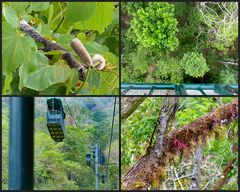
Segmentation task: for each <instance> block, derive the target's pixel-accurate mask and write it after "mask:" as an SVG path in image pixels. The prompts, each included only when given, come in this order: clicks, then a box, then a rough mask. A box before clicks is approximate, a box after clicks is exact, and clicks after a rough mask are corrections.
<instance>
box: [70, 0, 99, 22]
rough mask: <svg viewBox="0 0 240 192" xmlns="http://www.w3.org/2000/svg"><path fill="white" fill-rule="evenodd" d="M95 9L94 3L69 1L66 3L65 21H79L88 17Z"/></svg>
mask: <svg viewBox="0 0 240 192" xmlns="http://www.w3.org/2000/svg"><path fill="white" fill-rule="evenodd" d="M95 11H96V3H95V2H90V3H86V2H84V3H79V2H69V3H68V4H67V11H66V21H68V22H79V21H84V20H87V19H89V18H90V17H91V16H92V15H93V14H94V13H95Z"/></svg>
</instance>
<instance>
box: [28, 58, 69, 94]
mask: <svg viewBox="0 0 240 192" xmlns="http://www.w3.org/2000/svg"><path fill="white" fill-rule="evenodd" d="M70 75H71V69H70V68H69V66H68V65H66V64H65V63H64V62H58V63H55V64H54V65H45V66H42V67H40V68H39V69H38V70H37V71H35V72H33V73H31V74H30V75H28V77H27V80H26V82H25V87H27V88H30V89H33V90H36V91H43V90H45V89H47V88H48V87H49V86H51V85H54V84H57V83H64V82H66V81H67V79H68V78H69V77H70Z"/></svg>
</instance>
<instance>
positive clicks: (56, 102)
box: [47, 98, 66, 142]
mask: <svg viewBox="0 0 240 192" xmlns="http://www.w3.org/2000/svg"><path fill="white" fill-rule="evenodd" d="M47 106H48V110H47V127H48V130H49V133H50V135H51V138H52V139H53V140H54V141H56V142H61V141H63V139H64V138H65V137H64V132H65V126H64V119H65V117H66V114H65V112H64V110H63V105H62V101H61V99H58V98H50V99H48V100H47Z"/></svg>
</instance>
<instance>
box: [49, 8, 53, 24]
mask: <svg viewBox="0 0 240 192" xmlns="http://www.w3.org/2000/svg"><path fill="white" fill-rule="evenodd" d="M53 9H54V8H53V4H51V5H50V7H49V12H48V24H50V23H51V20H52V17H53V12H54V10H53Z"/></svg>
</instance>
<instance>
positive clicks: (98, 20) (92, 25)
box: [75, 2, 114, 34]
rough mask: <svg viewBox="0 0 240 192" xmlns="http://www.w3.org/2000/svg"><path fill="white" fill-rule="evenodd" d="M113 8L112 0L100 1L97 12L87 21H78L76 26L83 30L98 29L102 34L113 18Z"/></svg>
mask: <svg viewBox="0 0 240 192" xmlns="http://www.w3.org/2000/svg"><path fill="white" fill-rule="evenodd" d="M113 9H114V6H113V3H112V2H98V3H97V9H96V12H95V13H94V14H93V15H92V17H90V19H88V20H86V21H82V22H78V23H76V25H75V27H77V28H79V29H82V30H96V31H98V32H99V34H101V33H103V32H104V31H105V28H106V27H107V26H108V25H109V24H110V23H111V22H112V20H113Z"/></svg>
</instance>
